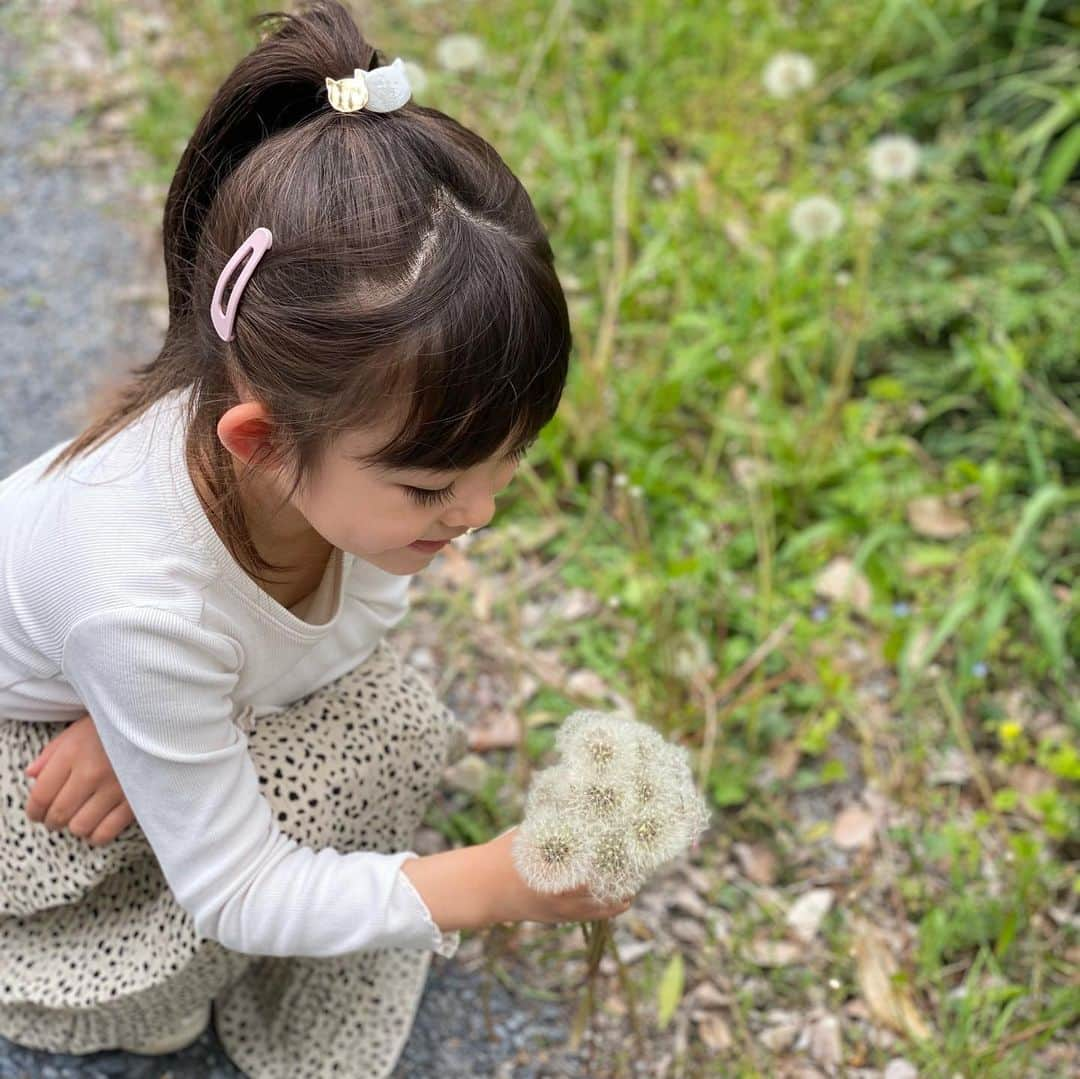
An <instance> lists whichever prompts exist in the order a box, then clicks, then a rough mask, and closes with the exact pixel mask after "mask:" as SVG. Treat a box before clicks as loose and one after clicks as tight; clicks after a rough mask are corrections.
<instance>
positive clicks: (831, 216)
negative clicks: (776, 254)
mask: <svg viewBox="0 0 1080 1079" xmlns="http://www.w3.org/2000/svg"><path fill="white" fill-rule="evenodd" d="M843 223H844V213H843V211H842V210H841V209H840V207H839V206H837V205H836V203H835V202H833V200H832V199H830V198H828V197H826V196H825V195H811V196H810V197H809V198H805V199H800V200H799V201H798V202H797V203H795V205H794V206H793V207H792V208H791V213H790V215H789V216H788V224H790V225H791V230H792V232H794V233H795V235H796V236H798V237H799V239H800V240H804V241H806V242H807V243H813V242H814V241H816V240H825V239H828V238H829V237H830V236H834V235H836V233H837V232H839V231H840V226H841V225H842V224H843Z"/></svg>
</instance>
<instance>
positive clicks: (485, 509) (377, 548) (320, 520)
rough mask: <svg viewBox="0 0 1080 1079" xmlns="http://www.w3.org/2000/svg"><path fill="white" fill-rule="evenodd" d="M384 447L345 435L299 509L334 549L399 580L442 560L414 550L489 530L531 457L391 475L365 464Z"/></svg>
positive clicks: (300, 496) (299, 499) (297, 502)
mask: <svg viewBox="0 0 1080 1079" xmlns="http://www.w3.org/2000/svg"><path fill="white" fill-rule="evenodd" d="M377 445H379V440H377V439H376V438H374V437H373V436H372V435H370V434H366V433H354V434H351V435H348V436H346V437H344V438H343V439H342V440H341V441H340V442H339V443H338V444H337V445H335V446H334V447H333V448H332V449H331V450H329V451H328V452H327V454H326V457H325V459H324V462H323V466H322V468H321V470H320V471H319V473H318V474H317V475H316V476H315V477H314V479H313V480H312V482H311V483H310V484H309V486H308V488H307V489H306V490H304V491H298V492H297V493H296V494H295V495H294V496H293V499H292V503H293V505H294V507H295V508H296V510H297V511H298V512H299V513H300V514H301V515H302V516H303V517H304V519H305V520H306V521H307V522H308V524H309V525H310V526H311V528H313V529H314V530H315V531H316V532H317V533H318V534H319V535H320V536H322V537H323V538H324V539H325V540H327V541H328V542H329V543H332V544H333V545H334V546H335V547H340V548H341V549H342V550H344V551H348V552H350V553H351V554H354V555H357V556H358V557H360V558H363V559H365V560H367V561H368V562H371V563H373V564H374V565H376V566H378V567H379V568H380V569H384V570H386V571H387V572H389V573H397V574H411V573H416V572H417V571H418V570H421V569H423V568H424V566H426V565H427V564H428V563H429V562H430V561H431V560H432V559H433V558H434V557H435V555H436V554H438V550H437V549H430V550H426V551H425V550H422V549H420V548H417V547H413V546H411V544H413V543H415V542H416V541H417V540H421V541H430V542H437V541H441V540H451V539H454V538H456V537H457V536H460V535H462V534H463V533H464V532H465V531H466V530H467V529H469V528H481V527H483V526H484V525H486V524H487V523H488V522H489V521H490V520H491V518H492V517H493V516H494V515H495V495H497V494H498V493H499V492H500V491H501V490H502V489H503V488H504V487H506V485H507V484H508V483H509V482H510V480H511V478H512V477H513V475H514V471H515V469H516V468H517V463H518V461H519V460H520V458H521V457H522V456H523V454H522V453H521V452H520V451H519V452H518V453H517V454H515V455H513V456H508V455H507V454H506V452H505V450H501V451H500V452H499V453H498V454H496V455H495V456H494V457H492V458H491V459H489V460H487V461H482V462H481V463H480V464H478V465H474V466H473V467H472V468H469V469H463V470H460V471H456V472H429V471H421V470H418V469H389V468H386V467H385V466H379V465H375V466H373V465H364V464H361V463H360V462H359V461H358V460H357V456H358V455H360V454H362V453H363V452H365V451H366V450H370V449H374V448H375V447H376V446H377Z"/></svg>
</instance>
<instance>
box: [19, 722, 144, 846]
mask: <svg viewBox="0 0 1080 1079" xmlns="http://www.w3.org/2000/svg"><path fill="white" fill-rule="evenodd" d="M26 774H27V775H28V776H30V777H31V778H32V779H34V778H35V777H36V780H35V783H34V786H33V788H32V790H31V792H30V800H29V801H28V802H27V803H26V815H27V816H28V817H29V818H30V819H31V820H32V821H44V823H45V827H46V828H48V829H49V831H57V830H59V829H60V828H63V827H64V826H65V825H67V828H68V830H69V831H70V832H71V834H72V835H77V836H79V837H81V838H85V839H88V840H89V842H90V844H91V846H94V847H102V846H104V845H105V844H106V843H111V842H112V840H114V839H115V838H116V837H117V836H118V835H119V834H120V833H121V832H122V831H123V830H124V829H125V828H126V827H127V826H128V825H129V824H131V823H132V822H133V821H134V820H135V814H134V813H132V811H131V806H129V805H128V803H127V800H126V799H125V798H124V792H123V791H122V790H121V789H120V784H119V783H118V782H117V779H116V774H115V773H114V772H113V769H112V765H111V764H110V763H109V758H108V757H107V756H106V755H105V749H104V747H103V746H102V744H101V739H100V738H98V733H97V729H96V728H95V727H94V721H93V720H92V719H91V718H90V716H89V715H85V716H83V717H82V719H77V720H75V722H74V723H72V724H70V725H69V726H68V727H67V728H66V729H65V730H64V731H63V732H62V733H61V734H58V735H57V736H56V737H55V738H54V739H53V740H52V741H51V742H50V743H49V744H48V745H47V746H46V747H45V748H44V749H43V750H42V751H41V753H40V755H39V756H38V758H37V760H35V761H34V762H33V763H32V764H31V765H30V767H29V768H27V769H26Z"/></svg>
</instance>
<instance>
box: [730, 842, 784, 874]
mask: <svg viewBox="0 0 1080 1079" xmlns="http://www.w3.org/2000/svg"><path fill="white" fill-rule="evenodd" d="M732 850H733V851H734V852H735V857H736V858H738V860H739V865H740V867H741V868H742V871H743V875H744V876H747V877H749V878H750V880H752V881H753V882H754V883H755V884H772V882H773V881H774V880H776V856H775V855H774V854H773V852H772V851H771V850H769V848H768V847H766V846H763V845H762V844H761V843H753V844H751V843H736V844H734V845H733V847H732Z"/></svg>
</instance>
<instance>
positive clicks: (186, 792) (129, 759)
mask: <svg viewBox="0 0 1080 1079" xmlns="http://www.w3.org/2000/svg"><path fill="white" fill-rule="evenodd" d="M186 394H187V391H178V392H175V393H173V394H170V395H169V396H168V397H166V398H164V399H162V400H161V401H159V402H158V403H157V404H156V405H154V406H153V407H152V408H151V409H149V410H148V411H147V412H146V413H144V414H143V416H141V417H140V418H139V419H138V420H136V421H135V422H134V423H133V424H131V425H129V426H128V427H126V428H124V429H123V430H122V431H120V432H118V433H117V434H116V435H114V436H113V437H112V438H110V439H109V440H108V441H107V442H106V443H104V444H103V445H100V446H98V447H96V448H95V449H94V450H92V451H91V452H90V453H89V454H87V455H85V456H82V457H79V458H76V459H75V461H74V462H72V463H71V464H69V465H68V466H65V467H64V468H62V469H61V470H59V471H58V472H54V473H53V474H51V475H50V476H48V477H44V478H41V473H42V471H43V470H44V467H45V466H46V464H47V463H48V462H49V460H51V458H52V457H53V456H54V455H55V453H56V452H57V451H58V450H59V449H61V448H62V447H63V446H65V445H67V444H68V443H67V442H66V441H65V442H61V443H58V444H57V445H56V446H54V447H53V448H52V449H50V450H48V451H46V452H45V453H43V454H42V455H41V456H39V457H38V458H36V459H35V460H33V461H31V462H30V463H29V464H27V465H25V466H23V467H22V468H20V469H18V470H17V471H16V472H14V473H12V474H11V475H9V476H8V477H7V478H6V479H4V480H3V481H2V482H0V717H2V718H4V719H8V720H24V721H28V722H45V723H48V722H54V723H55V722H70V721H72V720H74V719H78V718H79V717H80V716H81V715H83V713H84V712H88V713H89V714H90V716H91V717H92V719H93V722H94V725H95V727H96V729H97V731H98V734H99V737H100V738H101V742H102V745H103V746H104V749H105V752H106V754H107V755H108V758H109V761H110V763H111V764H112V767H113V770H114V771H115V773H116V777H117V779H118V781H119V783H120V786H121V788H122V789H123V791H124V795H125V797H126V798H127V800H128V803H129V804H130V806H131V809H132V812H133V813H134V814H135V817H136V819H137V820H138V822H139V825H140V827H141V828H142V830H143V832H144V833H145V835H146V838H147V840H148V841H149V843H150V846H151V847H152V848H153V851H154V854H155V855H156V857H157V859H158V862H159V864H160V865H161V869H162V872H163V874H164V876H165V879H166V881H167V882H168V885H169V887H170V889H171V890H172V892H173V894H174V896H175V897H176V900H177V902H178V903H179V904H180V905H181V906H182V907H183V908H184V910H186V911H188V912H189V913H190V914H191V916H192V918H193V920H194V924H195V927H196V930H197V932H198V933H199V934H200V935H201V936H204V937H208V938H210V939H213V940H216V941H219V942H220V943H221V944H222V945H223V946H224V947H226V948H229V949H230V950H233V951H238V952H243V953H245V954H249V955H274V956H288V955H297V956H299V955H306V956H335V955H344V954H347V953H349V952H353V951H359V950H364V949H372V948H387V947H399V948H412V949H421V950H423V949H431V950H433V951H435V952H437V953H438V954H440V955H444V956H447V957H450V956H453V955H454V954H455V953H456V951H457V949H458V945H459V943H460V933H459V932H458V931H456V930H455V931H453V932H447V933H442V932H441V931H440V930H439V927H438V926H437V925H436V924H435V922H434V920H433V919H432V917H431V912H430V910H429V909H428V907H427V906H426V904H425V903H424V901H423V899H422V898H421V896H420V895H419V893H418V892H417V891H416V888H415V887H414V886H413V884H412V882H411V881H410V880H409V878H408V877H407V876H406V875H405V874H404V873H402V872H401V865H402V863H403V862H405V861H406V860H407V859H409V858H417V857H419V855H418V854H417V853H416V852H415V851H398V852H395V853H393V854H384V853H381V852H377V851H350V852H346V853H341V852H339V851H336V850H333V849H331V848H324V849H320V850H316V849H313V848H312V847H308V846H303V845H301V844H300V843H299V842H297V841H296V840H295V839H291V838H289V837H288V836H287V835H285V834H284V833H283V832H282V831H281V829H280V828H279V826H278V822H277V821H276V820H275V818H274V813H273V810H272V807H271V806H270V803H269V802H267V800H266V799H265V798H264V797H263V795H262V792H261V790H260V787H259V782H258V775H257V773H256V771H255V766H254V764H253V762H252V760H251V757H250V756H249V755H248V751H247V735H246V733H245V729H244V724H243V723H242V722H238V721H237V720H238V717H239V716H240V713H241V712H246V714H247V716H248V717H251V716H258V715H261V714H268V713H274V712H281V711H283V710H284V709H285V707H286V706H287V705H288V704H290V703H291V702H293V701H295V700H297V699H299V698H300V697H302V696H304V695H305V694H307V693H310V692H312V691H313V690H315V689H318V688H320V687H321V686H324V685H326V684H327V683H329V682H331V681H333V680H334V679H335V678H337V677H339V676H340V675H342V674H344V673H345V672H346V671H348V670H350V669H351V668H353V667H354V666H356V665H357V664H358V663H360V662H362V661H363V660H364V659H365V658H366V657H367V656H369V655H370V654H371V652H372V651H373V649H374V648H375V646H376V644H377V643H378V641H379V638H380V637H382V636H383V634H385V633H386V632H387V630H388V629H390V627H392V626H393V625H395V624H396V623H397V622H399V621H401V619H402V618H403V617H404V616H405V614H406V612H407V610H408V588H409V583H410V580H411V578H410V577H407V576H398V575H395V574H391V573H387V572H386V571H384V570H381V569H379V568H378V567H376V566H373V565H371V563H369V562H366V561H364V560H362V559H359V558H354V557H353V556H352V555H349V554H347V553H345V552H342V551H340V550H335V552H334V554H333V556H332V557H331V559H330V561H329V564H328V566H327V570H326V574H325V575H324V577H323V579H322V582H321V584H320V585H319V587H318V588H317V589H316V591H315V592H314V593H313V594H312V595H311V596H309V597H307V598H306V599H305V600H304V601H302V602H301V603H300V604H297V605H296V606H295V607H293V608H291V609H288V608H285V607H283V606H282V605H281V604H279V603H278V602H277V601H276V600H274V599H273V598H272V597H271V596H270V595H268V594H267V593H266V592H264V591H263V590H262V589H261V588H260V587H259V586H258V585H257V584H256V583H255V582H254V581H253V580H252V579H251V578H250V577H248V575H247V574H246V573H245V572H244V571H243V569H242V568H241V567H240V565H239V564H238V563H237V562H236V561H235V559H233V557H232V556H231V555H230V553H229V551H228V549H227V548H226V546H225V544H224V543H223V542H222V540H221V538H220V537H219V536H218V535H217V533H216V532H215V531H214V528H213V526H212V525H211V524H210V521H209V519H208V518H207V516H206V513H205V511H204V510H203V507H202V504H201V502H200V501H199V498H198V495H197V494H196V492H195V488H194V485H193V484H192V481H191V477H190V475H189V474H188V471H187V467H186V465H185V461H184V448H183V447H184V435H185V428H184V424H183V422H182V414H181V411H180V406H181V404H182V403H183V400H184V399H185V397H186ZM26 763H27V764H29V763H30V762H29V761H27V762H26Z"/></svg>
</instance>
